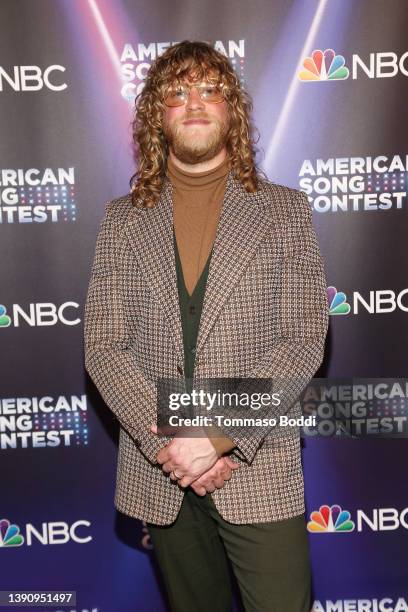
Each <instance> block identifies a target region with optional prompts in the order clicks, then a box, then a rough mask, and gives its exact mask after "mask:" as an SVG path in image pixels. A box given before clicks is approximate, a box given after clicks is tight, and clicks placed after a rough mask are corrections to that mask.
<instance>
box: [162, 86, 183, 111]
mask: <svg viewBox="0 0 408 612" xmlns="http://www.w3.org/2000/svg"><path fill="white" fill-rule="evenodd" d="M187 97H188V91H185V89H183V88H181V87H178V88H177V89H170V90H169V91H168V92H167V95H166V97H165V98H164V103H165V104H166V105H167V106H182V105H183V104H185V103H186V102H187Z"/></svg>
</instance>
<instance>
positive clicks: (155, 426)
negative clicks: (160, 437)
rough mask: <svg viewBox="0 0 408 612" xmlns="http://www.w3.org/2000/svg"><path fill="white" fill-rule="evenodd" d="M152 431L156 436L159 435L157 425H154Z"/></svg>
mask: <svg viewBox="0 0 408 612" xmlns="http://www.w3.org/2000/svg"><path fill="white" fill-rule="evenodd" d="M150 431H151V432H152V433H154V434H157V425H152V426H151V428H150Z"/></svg>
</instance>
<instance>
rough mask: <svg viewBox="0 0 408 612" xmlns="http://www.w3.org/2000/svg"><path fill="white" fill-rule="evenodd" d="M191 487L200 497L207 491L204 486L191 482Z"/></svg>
mask: <svg viewBox="0 0 408 612" xmlns="http://www.w3.org/2000/svg"><path fill="white" fill-rule="evenodd" d="M191 488H192V489H193V491H195V493H197V495H200V496H201V497H204V495H205V494H206V493H207V491H206V490H205V487H202V486H199V485H196V483H193V484H192V485H191Z"/></svg>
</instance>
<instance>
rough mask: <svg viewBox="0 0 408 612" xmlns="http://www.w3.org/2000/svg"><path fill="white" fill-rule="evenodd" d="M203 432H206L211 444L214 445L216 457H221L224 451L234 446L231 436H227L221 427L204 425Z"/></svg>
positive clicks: (226, 451)
mask: <svg viewBox="0 0 408 612" xmlns="http://www.w3.org/2000/svg"><path fill="white" fill-rule="evenodd" d="M203 429H204V431H205V433H206V434H207V436H208V438H209V440H210V442H211V444H212V445H213V446H214V448H215V451H216V453H217V455H218V457H221V456H222V455H224V454H225V453H228V452H229V451H230V450H232V449H233V448H235V447H236V444H235V442H234V441H233V440H231V438H228V437H227V436H226V435H225V434H224V433H223V431H222V429H221V428H219V427H216V426H210V427H204V428H203Z"/></svg>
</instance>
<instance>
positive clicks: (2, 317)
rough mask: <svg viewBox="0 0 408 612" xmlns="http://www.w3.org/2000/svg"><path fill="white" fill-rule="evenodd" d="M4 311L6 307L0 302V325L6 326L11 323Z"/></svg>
mask: <svg viewBox="0 0 408 612" xmlns="http://www.w3.org/2000/svg"><path fill="white" fill-rule="evenodd" d="M6 312H7V309H6V307H5V306H3V304H0V327H8V326H9V325H10V324H11V319H10V317H9V316H8V315H7V314H6Z"/></svg>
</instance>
